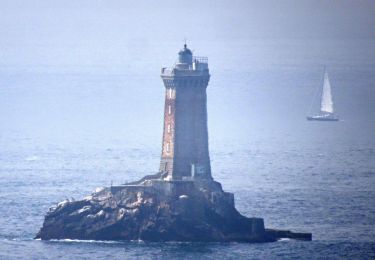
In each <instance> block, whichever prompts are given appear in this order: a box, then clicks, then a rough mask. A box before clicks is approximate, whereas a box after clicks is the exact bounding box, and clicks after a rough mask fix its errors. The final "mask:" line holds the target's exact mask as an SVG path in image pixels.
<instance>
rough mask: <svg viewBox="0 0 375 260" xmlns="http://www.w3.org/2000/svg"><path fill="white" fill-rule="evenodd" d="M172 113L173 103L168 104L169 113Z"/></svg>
mask: <svg viewBox="0 0 375 260" xmlns="http://www.w3.org/2000/svg"><path fill="white" fill-rule="evenodd" d="M170 114H172V107H171V105H169V106H168V115H170Z"/></svg>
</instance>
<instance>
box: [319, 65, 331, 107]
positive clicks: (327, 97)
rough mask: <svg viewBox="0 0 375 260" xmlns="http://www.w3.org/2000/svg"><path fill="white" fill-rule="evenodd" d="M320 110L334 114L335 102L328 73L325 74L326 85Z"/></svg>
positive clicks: (324, 85)
mask: <svg viewBox="0 0 375 260" xmlns="http://www.w3.org/2000/svg"><path fill="white" fill-rule="evenodd" d="M320 110H321V111H322V112H325V113H333V101H332V94H331V84H330V83H329V78H328V73H327V72H325V73H324V84H323V92H322V100H321V104H320Z"/></svg>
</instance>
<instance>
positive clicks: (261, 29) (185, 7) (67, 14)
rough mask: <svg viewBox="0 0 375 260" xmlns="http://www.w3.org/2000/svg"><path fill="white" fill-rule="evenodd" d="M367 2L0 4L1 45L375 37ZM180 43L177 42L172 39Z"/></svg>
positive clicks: (372, 7) (373, 12) (40, 0)
mask: <svg viewBox="0 0 375 260" xmlns="http://www.w3.org/2000/svg"><path fill="white" fill-rule="evenodd" d="M374 28H375V1H373V0H305V1H302V0H283V1H280V0H261V1H260V0H253V1H250V0H249V1H236V0H232V1H217V0H215V1H213V0H211V1H198V0H194V1H116V0H107V1H99V0H96V1H95V0H77V1H46V0H34V1H20V0H8V1H7V0H0V33H1V39H0V43H1V44H4V43H9V44H12V43H14V41H17V40H20V41H26V42H40V41H42V42H55V41H57V42H59V41H64V42H69V41H77V40H82V41H84V40H92V39H95V40H99V41H106V40H108V41H114V40H116V39H121V38H122V37H129V36H131V37H136V38H145V39H148V40H152V39H163V38H167V39H171V38H179V37H180V38H183V37H187V38H190V39H193V40H197V39H198V38H200V37H205V38H206V39H213V40H218V39H228V38H230V39H235V38H249V37H281V38H283V37H286V38H290V37H297V38H299V37H344V38H347V37H366V38H368V37H372V38H373V37H375V29H374ZM179 40H181V39H179Z"/></svg>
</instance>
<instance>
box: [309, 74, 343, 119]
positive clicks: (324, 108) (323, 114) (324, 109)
mask: <svg viewBox="0 0 375 260" xmlns="http://www.w3.org/2000/svg"><path fill="white" fill-rule="evenodd" d="M307 120H310V121H312V120H315V121H338V120H339V118H338V117H337V116H336V115H335V114H334V113H333V101H332V93H331V83H330V82H329V78H328V72H327V70H324V83H323V90H322V97H321V100H320V113H319V114H318V115H315V116H307Z"/></svg>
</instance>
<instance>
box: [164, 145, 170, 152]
mask: <svg viewBox="0 0 375 260" xmlns="http://www.w3.org/2000/svg"><path fill="white" fill-rule="evenodd" d="M165 150H166V151H167V153H169V150H170V147H169V143H167V145H166V147H165Z"/></svg>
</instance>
